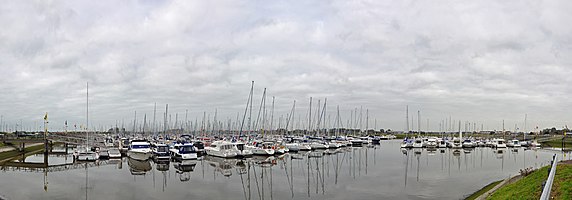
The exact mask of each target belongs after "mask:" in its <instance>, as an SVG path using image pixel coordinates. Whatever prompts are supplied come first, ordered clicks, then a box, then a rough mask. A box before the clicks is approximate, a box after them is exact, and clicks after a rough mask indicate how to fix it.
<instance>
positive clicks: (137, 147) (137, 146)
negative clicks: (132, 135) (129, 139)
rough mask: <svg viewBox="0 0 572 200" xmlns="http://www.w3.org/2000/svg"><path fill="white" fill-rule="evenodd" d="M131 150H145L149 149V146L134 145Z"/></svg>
mask: <svg viewBox="0 0 572 200" xmlns="http://www.w3.org/2000/svg"><path fill="white" fill-rule="evenodd" d="M131 148H133V149H144V148H149V145H147V144H145V145H133V146H131Z"/></svg>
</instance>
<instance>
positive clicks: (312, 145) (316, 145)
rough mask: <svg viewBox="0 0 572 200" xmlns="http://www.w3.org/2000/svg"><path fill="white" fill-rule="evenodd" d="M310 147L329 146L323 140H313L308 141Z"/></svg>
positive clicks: (324, 147) (323, 147) (322, 147)
mask: <svg viewBox="0 0 572 200" xmlns="http://www.w3.org/2000/svg"><path fill="white" fill-rule="evenodd" d="M362 144H363V143H362ZM310 147H312V149H327V148H329V145H328V143H326V142H324V141H314V142H312V143H310Z"/></svg>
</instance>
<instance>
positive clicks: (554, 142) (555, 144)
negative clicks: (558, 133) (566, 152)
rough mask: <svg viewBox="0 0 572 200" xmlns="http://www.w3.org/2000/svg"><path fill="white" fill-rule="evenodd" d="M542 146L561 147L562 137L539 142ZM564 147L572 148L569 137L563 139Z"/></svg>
mask: <svg viewBox="0 0 572 200" xmlns="http://www.w3.org/2000/svg"><path fill="white" fill-rule="evenodd" d="M541 144H542V146H543V147H553V148H562V139H556V140H550V141H546V142H541ZM564 147H565V148H566V149H570V148H572V141H571V140H570V139H568V138H567V139H566V140H564Z"/></svg>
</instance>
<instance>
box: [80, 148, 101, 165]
mask: <svg viewBox="0 0 572 200" xmlns="http://www.w3.org/2000/svg"><path fill="white" fill-rule="evenodd" d="M74 158H75V160H76V161H87V162H93V161H96V160H97V159H99V155H98V154H97V153H96V152H93V151H89V150H88V149H86V148H79V150H78V151H76V152H74Z"/></svg>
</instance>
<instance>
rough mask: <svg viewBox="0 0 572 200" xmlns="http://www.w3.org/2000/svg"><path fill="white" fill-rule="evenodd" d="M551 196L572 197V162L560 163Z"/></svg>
mask: <svg viewBox="0 0 572 200" xmlns="http://www.w3.org/2000/svg"><path fill="white" fill-rule="evenodd" d="M550 196H552V197H553V199H572V164H562V163H561V164H559V165H558V166H557V167H556V177H555V178H554V183H552V191H551V192H550Z"/></svg>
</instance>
